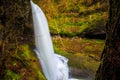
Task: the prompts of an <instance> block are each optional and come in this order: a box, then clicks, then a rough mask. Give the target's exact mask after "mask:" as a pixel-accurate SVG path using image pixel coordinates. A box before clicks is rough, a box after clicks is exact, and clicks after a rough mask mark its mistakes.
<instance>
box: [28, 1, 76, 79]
mask: <svg viewBox="0 0 120 80" xmlns="http://www.w3.org/2000/svg"><path fill="white" fill-rule="evenodd" d="M30 3H31V8H32V17H33V25H34V35H35V45H36V49H35V52H36V54H37V56H38V58H39V61H40V63H41V66H42V69H43V73H44V75H45V77H46V78H47V80H73V79H69V69H68V66H67V62H68V59H67V58H65V57H63V56H61V55H58V54H55V53H54V50H53V44H52V40H51V37H50V33H49V28H48V23H47V20H46V17H45V15H44V13H43V11H42V10H41V9H40V7H39V6H37V5H36V4H35V3H33V2H32V1H30ZM74 80H77V79H74Z"/></svg>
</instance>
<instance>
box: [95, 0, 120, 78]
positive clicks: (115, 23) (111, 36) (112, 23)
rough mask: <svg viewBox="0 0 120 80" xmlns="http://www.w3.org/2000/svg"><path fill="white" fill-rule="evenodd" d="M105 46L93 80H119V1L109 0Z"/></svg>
mask: <svg viewBox="0 0 120 80" xmlns="http://www.w3.org/2000/svg"><path fill="white" fill-rule="evenodd" d="M109 4H110V10H109V21H108V23H107V25H106V31H107V36H106V44H105V47H104V50H103V52H102V56H101V64H100V67H99V69H98V71H97V73H96V78H95V80H120V0H109Z"/></svg>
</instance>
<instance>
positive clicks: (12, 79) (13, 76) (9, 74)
mask: <svg viewBox="0 0 120 80" xmlns="http://www.w3.org/2000/svg"><path fill="white" fill-rule="evenodd" d="M5 74H6V75H5V80H20V79H21V78H20V75H19V74H17V73H15V72H13V71H11V70H6V73H5Z"/></svg>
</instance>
